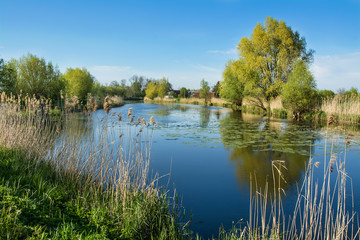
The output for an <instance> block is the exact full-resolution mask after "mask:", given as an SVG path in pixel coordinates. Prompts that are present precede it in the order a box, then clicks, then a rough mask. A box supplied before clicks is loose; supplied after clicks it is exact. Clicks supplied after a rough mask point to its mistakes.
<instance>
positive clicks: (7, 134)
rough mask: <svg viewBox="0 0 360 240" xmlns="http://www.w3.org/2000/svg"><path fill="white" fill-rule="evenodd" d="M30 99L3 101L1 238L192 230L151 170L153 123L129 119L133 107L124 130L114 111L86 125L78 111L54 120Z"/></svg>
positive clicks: (168, 234) (147, 235)
mask: <svg viewBox="0 0 360 240" xmlns="http://www.w3.org/2000/svg"><path fill="white" fill-rule="evenodd" d="M25 102H26V104H25V105H24V106H19V104H20V103H19V102H18V101H16V99H5V100H4V101H2V103H1V104H0V112H1V114H0V146H1V147H0V193H1V194H0V210H1V217H0V218H1V219H0V238H1V239H184V238H186V236H187V234H188V232H187V227H186V223H184V222H182V223H181V222H180V220H181V219H180V214H181V212H180V206H179V205H177V203H176V199H175V198H170V197H169V196H167V195H166V194H165V193H164V192H163V191H162V190H161V189H159V188H158V187H157V181H156V179H150V178H149V176H148V170H149V158H150V143H151V129H150V128H146V127H145V126H144V125H142V126H138V127H136V126H133V125H132V123H131V124H130V119H131V117H132V113H131V112H129V117H130V118H127V117H123V120H122V121H128V122H129V123H128V126H129V129H124V132H122V133H120V134H121V135H120V136H118V135H115V134H113V133H114V132H115V128H116V126H114V124H112V123H113V122H114V121H113V120H114V118H116V119H117V121H120V120H121V117H122V116H121V115H114V114H113V115H105V117H104V119H103V121H102V122H103V126H101V127H100V129H99V131H98V132H94V133H93V132H86V129H89V128H91V122H87V121H85V122H84V124H89V126H87V128H84V130H80V128H78V127H71V124H69V123H72V119H73V118H75V119H77V118H78V117H77V116H78V115H76V114H65V115H62V116H61V117H62V119H61V121H56V122H54V121H51V120H50V119H49V118H46V117H44V116H46V115H40V114H36V112H38V111H37V110H38V109H37V108H38V107H39V105H37V104H36V103H37V100H35V99H27V100H26V101H25ZM20 107H21V109H22V110H21V111H20ZM124 119H125V120H124ZM134 124H135V123H134ZM130 127H131V129H132V131H130ZM109 128H114V131H108V129H109ZM84 131H85V132H84ZM123 134H128V137H127V138H124V137H123ZM119 137H120V141H117V142H116V143H114V140H115V138H116V139H119Z"/></svg>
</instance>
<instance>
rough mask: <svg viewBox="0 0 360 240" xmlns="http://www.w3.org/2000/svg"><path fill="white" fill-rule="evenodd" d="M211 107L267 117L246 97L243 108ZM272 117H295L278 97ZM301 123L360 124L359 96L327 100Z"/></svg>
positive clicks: (221, 102)
mask: <svg viewBox="0 0 360 240" xmlns="http://www.w3.org/2000/svg"><path fill="white" fill-rule="evenodd" d="M144 102H145V103H181V104H192V105H201V106H205V101H204V99H201V98H163V99H161V98H159V97H157V98H155V99H153V100H151V99H149V98H146V97H145V98H144ZM208 105H210V106H215V107H223V108H231V109H233V110H235V111H242V112H245V113H251V114H257V115H266V111H265V110H264V109H262V108H260V107H257V106H255V104H254V101H253V99H251V98H249V97H245V98H244V100H243V103H242V105H241V106H237V105H235V104H233V103H231V102H229V101H226V100H225V99H221V98H212V99H211V101H210V103H209V104H208ZM270 116H271V117H274V118H280V119H292V120H294V119H295V118H294V117H295V116H293V114H292V113H291V111H289V110H287V109H286V108H285V107H284V106H283V103H282V101H281V98H280V97H277V98H275V99H273V100H271V101H270ZM297 120H301V121H306V122H324V123H327V122H328V121H330V122H331V123H333V124H336V123H341V124H355V125H359V124H360V99H359V97H357V96H353V97H346V96H345V97H341V96H337V95H336V96H335V97H334V98H332V99H325V100H323V102H322V103H321V104H320V106H318V107H317V108H316V109H314V110H311V111H308V112H306V113H304V114H302V115H301V116H300V119H297Z"/></svg>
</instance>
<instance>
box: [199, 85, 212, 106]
mask: <svg viewBox="0 0 360 240" xmlns="http://www.w3.org/2000/svg"><path fill="white" fill-rule="evenodd" d="M200 87H201V88H200V98H204V100H205V105H207V103H208V101H211V93H210V86H209V83H208V82H207V81H205V80H204V79H202V80H201V82H200Z"/></svg>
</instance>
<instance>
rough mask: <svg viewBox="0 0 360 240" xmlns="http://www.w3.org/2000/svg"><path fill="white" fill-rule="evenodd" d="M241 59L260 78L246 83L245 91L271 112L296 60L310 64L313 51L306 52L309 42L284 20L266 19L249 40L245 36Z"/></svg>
mask: <svg viewBox="0 0 360 240" xmlns="http://www.w3.org/2000/svg"><path fill="white" fill-rule="evenodd" d="M237 49H238V50H239V52H240V59H243V60H244V62H245V66H246V68H249V69H251V70H252V71H254V72H256V74H257V77H255V78H249V79H247V81H246V85H247V86H245V88H246V91H247V94H248V95H250V96H255V97H256V98H257V100H258V102H259V103H258V105H259V107H261V108H263V109H264V110H269V108H270V100H271V99H272V98H275V97H277V96H278V95H279V94H280V92H281V89H282V87H283V85H284V84H285V83H286V82H287V80H288V77H289V75H290V73H291V71H292V69H293V65H294V63H295V61H296V60H297V59H301V60H303V61H305V62H307V63H310V62H311V61H312V58H313V51H312V50H309V51H307V50H306V41H305V39H304V38H303V37H300V34H299V33H298V32H294V31H293V30H292V29H291V28H290V27H289V26H287V25H286V23H285V22H283V21H281V20H280V21H277V20H276V19H273V18H271V17H267V18H266V20H265V24H264V25H261V24H257V25H256V26H255V28H254V30H253V33H252V35H251V37H250V38H247V37H244V38H242V39H241V41H240V43H239V44H238V46H237Z"/></svg>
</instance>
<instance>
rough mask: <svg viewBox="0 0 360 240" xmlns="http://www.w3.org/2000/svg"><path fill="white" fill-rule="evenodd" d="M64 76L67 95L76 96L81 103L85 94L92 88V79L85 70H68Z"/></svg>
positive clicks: (84, 98)
mask: <svg viewBox="0 0 360 240" xmlns="http://www.w3.org/2000/svg"><path fill="white" fill-rule="evenodd" d="M64 76H65V79H66V81H67V93H69V94H70V96H77V97H78V98H79V99H80V100H81V101H85V100H86V97H87V94H88V93H90V92H91V90H92V88H93V85H94V81H95V79H94V77H93V76H92V75H91V74H90V73H89V72H88V71H87V70H86V68H83V69H80V68H75V69H74V68H68V69H67V70H66V73H65V75H64Z"/></svg>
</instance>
